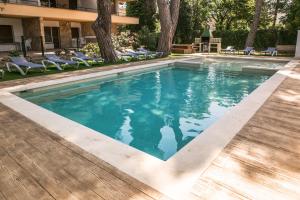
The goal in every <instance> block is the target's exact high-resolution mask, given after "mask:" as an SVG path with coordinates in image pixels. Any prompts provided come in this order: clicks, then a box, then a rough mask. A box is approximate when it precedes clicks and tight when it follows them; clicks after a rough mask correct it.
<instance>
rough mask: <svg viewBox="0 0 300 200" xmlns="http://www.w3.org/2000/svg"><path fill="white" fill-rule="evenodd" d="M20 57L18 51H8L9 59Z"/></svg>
mask: <svg viewBox="0 0 300 200" xmlns="http://www.w3.org/2000/svg"><path fill="white" fill-rule="evenodd" d="M20 55H21V54H20V52H19V51H16V50H14V51H10V52H9V53H8V56H9V57H19V56H20Z"/></svg>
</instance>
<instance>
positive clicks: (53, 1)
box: [41, 0, 56, 8]
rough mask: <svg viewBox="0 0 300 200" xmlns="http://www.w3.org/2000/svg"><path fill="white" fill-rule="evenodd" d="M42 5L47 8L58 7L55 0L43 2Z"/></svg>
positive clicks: (43, 0) (42, 0)
mask: <svg viewBox="0 0 300 200" xmlns="http://www.w3.org/2000/svg"><path fill="white" fill-rule="evenodd" d="M41 5H42V6H45V7H54V8H55V7H56V1H55V0H41Z"/></svg>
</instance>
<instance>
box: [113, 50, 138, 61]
mask: <svg viewBox="0 0 300 200" xmlns="http://www.w3.org/2000/svg"><path fill="white" fill-rule="evenodd" d="M115 52H116V54H117V56H118V58H119V59H121V60H125V61H129V58H135V57H136V56H135V55H132V54H129V53H123V52H121V51H118V50H115Z"/></svg>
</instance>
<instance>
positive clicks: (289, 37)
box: [213, 29, 297, 50]
mask: <svg viewBox="0 0 300 200" xmlns="http://www.w3.org/2000/svg"><path fill="white" fill-rule="evenodd" d="M213 35H214V37H220V38H222V48H226V47H227V46H235V48H236V49H243V48H244V45H245V41H246V39H247V36H248V31H247V30H236V31H215V32H214V33H213ZM296 39H297V35H296V32H291V31H288V30H276V29H275V30H258V31H257V34H256V38H255V42H254V47H255V48H256V49H258V50H259V49H265V48H267V47H275V46H276V45H277V44H283V45H295V44H296Z"/></svg>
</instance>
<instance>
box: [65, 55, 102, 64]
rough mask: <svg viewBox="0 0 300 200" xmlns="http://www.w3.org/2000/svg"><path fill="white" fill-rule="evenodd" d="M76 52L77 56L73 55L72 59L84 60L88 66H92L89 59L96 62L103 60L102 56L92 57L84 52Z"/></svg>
mask: <svg viewBox="0 0 300 200" xmlns="http://www.w3.org/2000/svg"><path fill="white" fill-rule="evenodd" d="M74 54H75V56H76V57H72V58H71V60H73V61H79V62H83V63H84V64H85V65H86V66H90V65H89V63H88V61H92V62H95V63H99V62H103V59H102V58H92V57H89V56H86V55H85V54H84V53H82V52H74Z"/></svg>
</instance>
